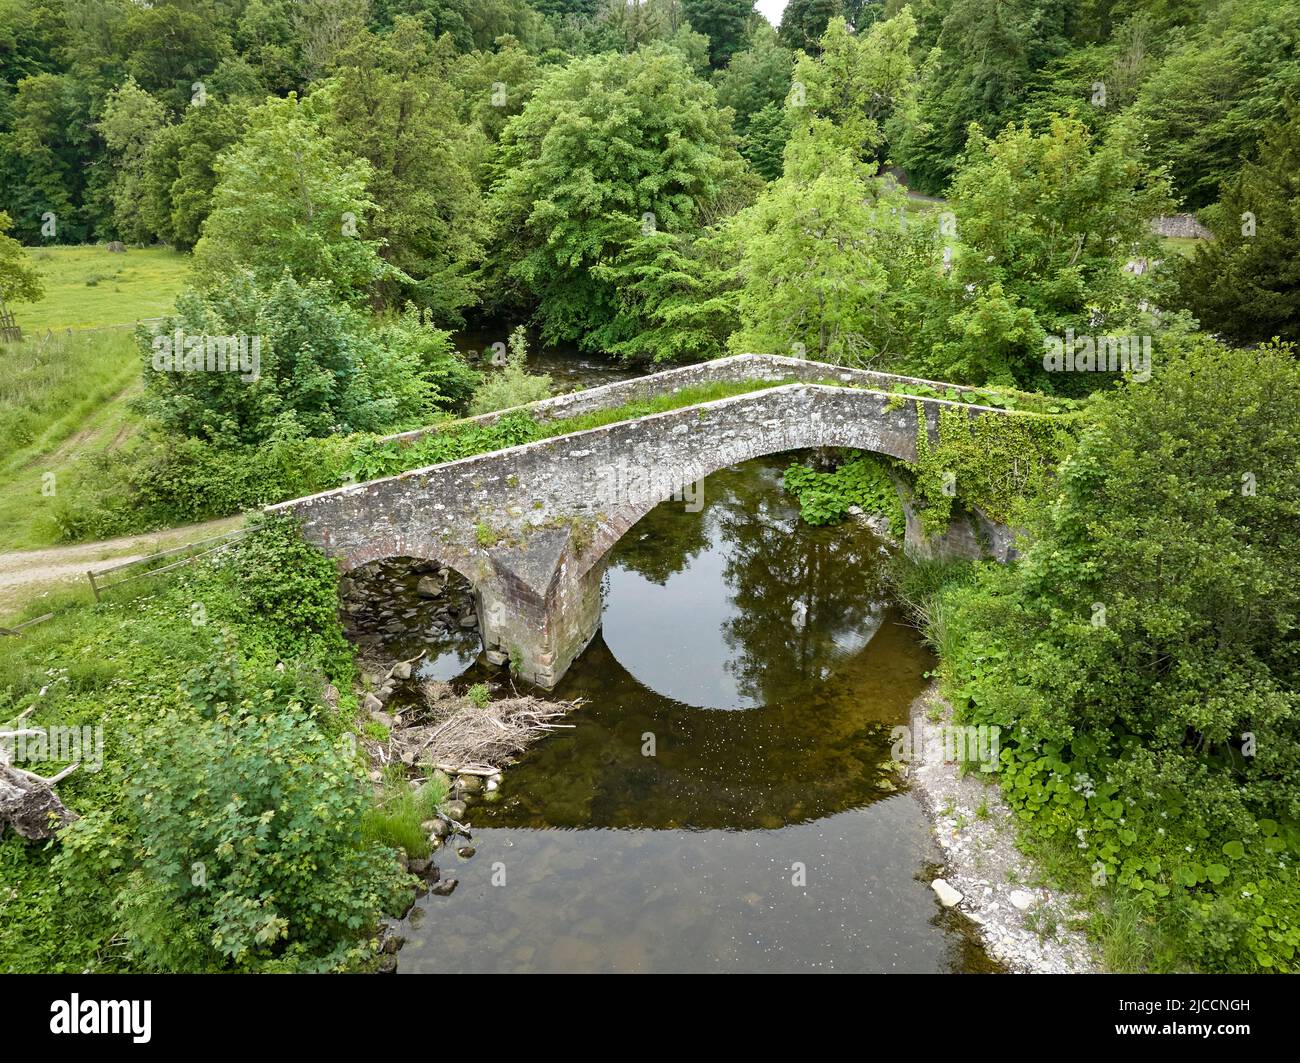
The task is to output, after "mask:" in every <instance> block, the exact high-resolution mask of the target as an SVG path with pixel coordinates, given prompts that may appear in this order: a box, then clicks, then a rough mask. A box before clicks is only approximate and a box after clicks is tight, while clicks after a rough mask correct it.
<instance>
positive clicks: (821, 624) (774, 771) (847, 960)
mask: <svg viewBox="0 0 1300 1063" xmlns="http://www.w3.org/2000/svg"><path fill="white" fill-rule="evenodd" d="M789 460H790V459H789V457H788V456H787V457H784V458H772V459H763V460H759V461H754V462H749V463H746V464H744V465H741V466H737V467H735V468H733V469H728V470H724V471H722V472H719V473H717V474H715V475H714V476H711V477H709V479H708V480H707V481H705V484H704V504H703V507H702V509H699V511H697V512H688V511H687V507H686V505H685V504H684V503H683V502H680V501H679V502H666V503H664V504H663V505H661V506H659V507H658V508H657V509H655V510H654V511H653V512H652V513H650V514H649V515H648V516H647V517H645V518H644V519H643V520H642V521H641V522H640V523H639V524H638V525H637V526H636V527H634V528H633V529H632V530H631V531H630V532H629V533H628V534H627V535H626V536H625V537H624V538H623V540H622V541H621V542H620V543H619V544H618V545H617V546H616V548H615V550H614V552H613V554H612V557H611V563H610V569H609V573H608V576H607V583H606V588H605V613H604V620H603V628H602V632H601V634H600V635H598V636H597V639H596V641H595V642H594V643H593V644H592V646H591V647H589V648H588V650H587V651H586V652H585V653H584V654H583V655H582V657H581V658H579V660H578V661H577V662H575V664H574V666H573V667H572V669H571V670H570V672H569V673H568V674H567V675H566V677H565V679H564V681H563V682H562V684H561V686H560V687H559V689H558V690H557V691H556V695H557V696H559V697H562V698H579V697H580V698H582V699H584V705H583V707H582V708H581V709H580V710H578V711H577V712H576V713H574V714H573V715H572V716H570V718H569V720H568V722H570V723H572V724H574V725H575V726H574V727H573V729H571V730H567V731H564V732H560V733H558V734H555V735H552V736H550V737H548V738H546V739H545V740H543V741H542V742H541V743H540V744H539V745H537V746H536V747H535V748H534V749H533V750H531V751H530V752H529V753H528V754H527V755H526V756H525V757H524V759H523V760H522V761H521V762H520V763H519V764H518V765H516V766H514V767H512V768H511V769H509V770H508V771H507V772H506V774H505V776H504V780H503V783H502V786H501V789H500V791H498V795H496V796H497V799H496V800H495V801H494V802H493V803H483V804H475V805H473V806H472V807H471V809H470V814H469V819H470V821H471V822H472V825H473V845H474V847H475V849H476V853H475V855H474V856H473V857H471V858H470V859H468V860H462V859H460V858H459V857H457V856H455V855H454V854H453V853H450V852H448V851H446V850H444V851H443V852H441V853H439V854H438V859H437V862H438V864H439V865H440V867H441V869H442V876H443V878H444V879H446V878H448V877H455V878H457V879H459V881H460V885H459V887H458V888H457V889H456V891H455V892H454V893H453V894H452V895H451V896H449V897H428V898H425V899H423V900H421V901H420V902H419V903H418V904H417V906H416V909H415V910H414V912H413V914H412V916H411V917H409V918H408V920H407V921H406V925H405V926H404V927H403V928H402V931H401V932H402V933H403V935H404V936H405V937H406V938H407V944H406V946H405V947H404V948H403V949H402V951H401V953H400V966H399V970H400V971H467V972H468V971H784V970H789V971H795V970H836V971H975V970H991V969H993V965H992V964H991V962H990V961H989V960H988V958H987V957H986V956H985V955H984V953H983V952H982V950H981V949H980V948H979V946H978V944H977V943H976V939H975V938H974V936H973V934H972V933H971V927H970V925H969V924H967V923H966V922H965V921H964V920H963V919H962V918H961V917H960V916H957V915H955V914H953V913H947V912H944V911H943V910H942V909H940V908H939V906H938V904H937V903H936V901H935V898H934V894H933V892H932V891H931V890H930V888H929V885H928V883H929V880H930V878H931V877H933V876H932V872H933V866H934V865H935V864H936V863H937V862H938V860H939V853H938V850H937V848H936V846H935V845H934V842H933V839H932V838H931V835H930V832H929V828H928V825H927V821H926V819H925V816H924V814H923V812H922V810H921V808H920V806H919V805H918V803H917V802H916V801H915V800H914V799H913V798H912V797H911V796H910V795H909V794H907V793H906V792H903V791H902V790H901V789H898V788H897V787H898V786H900V785H901V783H900V781H899V779H898V777H897V776H896V775H894V774H893V773H892V772H890V771H889V770H888V769H887V768H884V767H883V766H882V765H883V763H884V762H885V761H887V760H888V757H889V747H890V741H889V729H890V727H891V726H893V725H894V724H898V723H904V722H906V715H907V710H908V705H909V703H910V702H911V700H912V699H913V698H914V697H915V696H916V695H917V694H918V693H919V692H920V691H921V689H922V688H923V686H924V683H925V680H924V678H923V673H924V672H925V670H926V669H927V668H929V667H930V666H931V664H932V663H933V662H932V658H931V657H930V655H929V653H928V652H927V651H926V649H925V648H924V647H923V646H922V645H921V643H920V641H919V639H918V637H917V636H916V634H915V632H913V631H912V630H911V629H910V628H909V627H907V626H905V625H904V624H903V622H902V619H901V617H900V615H899V613H898V611H897V609H896V607H895V606H894V605H893V604H892V603H891V602H890V601H889V597H888V593H887V590H886V589H885V585H884V583H883V580H882V579H881V576H880V569H881V564H882V562H883V546H882V544H881V542H880V541H879V540H878V539H877V538H875V537H874V536H873V535H872V534H871V533H870V532H869V531H867V530H866V529H863V528H860V527H858V526H857V525H854V524H851V523H847V524H844V525H841V526H838V527H835V528H825V529H818V528H811V527H808V526H807V525H805V524H802V523H800V522H799V520H798V519H797V518H798V511H797V508H796V507H795V506H794V505H793V504H792V500H791V499H790V498H789V496H787V495H786V494H785V493H784V492H783V491H782V489H781V485H780V476H781V471H782V469H783V468H784V466H785V465H786V464H788V462H789ZM691 508H698V507H691ZM481 677H482V673H480V672H478V671H477V670H471V672H470V673H467V675H466V676H465V678H464V680H463V681H464V682H468V681H469V680H470V679H478V678H481Z"/></svg>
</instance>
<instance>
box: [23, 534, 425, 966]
mask: <svg viewBox="0 0 1300 1063" xmlns="http://www.w3.org/2000/svg"><path fill="white" fill-rule="evenodd" d="M134 586H135V588H136V589H135V590H133V591H131V590H127V589H126V588H123V589H121V590H119V591H114V592H113V593H112V594H111V595H109V596H106V598H105V600H104V601H102V602H100V603H98V604H96V605H87V604H84V603H80V602H76V601H73V600H71V599H69V600H67V601H65V602H63V603H62V604H58V605H55V606H54V609H55V612H56V616H55V618H54V619H53V620H50V621H47V622H45V623H43V624H38V625H35V626H34V627H31V628H28V629H27V630H26V632H25V633H24V635H23V636H22V637H21V638H6V639H3V640H0V725H3V723H4V722H5V721H6V720H9V719H10V718H12V717H15V716H18V715H19V714H20V713H22V712H24V711H25V710H26V709H28V708H34V712H33V713H32V714H31V715H29V716H28V717H27V719H26V721H25V726H27V727H33V728H40V729H48V728H55V727H63V728H68V727H77V728H89V729H90V730H89V732H85V731H83V732H81V733H82V734H83V735H87V734H88V735H89V736H90V737H89V742H90V743H91V744H90V746H89V747H83V749H85V748H89V749H90V750H91V753H92V756H91V757H90V758H89V759H90V760H91V761H98V762H100V763H101V766H100V768H99V770H97V771H95V770H91V769H92V767H93V766H94V764H93V763H88V764H83V766H82V768H81V769H79V770H78V771H76V772H75V773H73V774H72V775H71V776H70V777H68V778H67V779H65V780H64V781H62V782H61V783H59V793H60V795H61V797H62V798H63V801H64V803H65V804H66V805H67V806H68V807H69V808H70V809H72V810H73V811H75V812H76V813H77V814H79V815H80V817H81V818H80V820H79V821H78V822H76V823H74V824H73V825H72V826H71V827H69V828H67V829H65V830H64V831H63V832H61V834H60V835H59V837H58V838H57V839H56V840H54V841H51V842H49V843H36V842H27V841H24V840H23V839H21V838H19V837H18V836H17V835H15V834H14V833H13V832H8V833H6V835H5V837H4V838H3V839H2V840H0V884H2V885H3V889H0V968H2V969H4V970H8V971H19V972H21V971H32V972H36V971H87V970H89V971H149V970H164V971H165V970H185V971H222V970H234V971H291V970H340V969H365V968H367V967H368V966H370V965H371V963H372V962H373V959H374V950H373V945H372V938H373V932H374V930H375V928H376V926H377V924H378V922H379V920H380V918H381V916H382V915H383V914H384V913H386V912H388V913H393V912H396V911H398V910H399V909H400V908H401V907H402V905H403V902H409V900H410V898H411V896H412V885H413V883H414V880H413V879H412V878H411V877H410V876H409V875H408V874H407V873H406V872H405V871H403V870H402V869H401V868H400V867H399V865H398V863H397V860H396V853H395V851H394V847H393V846H392V845H391V844H390V843H389V841H388V840H387V839H386V838H384V837H382V836H381V837H376V836H375V835H376V832H375V831H374V829H373V825H372V824H370V823H369V822H368V812H369V810H370V808H371V806H372V803H373V800H374V798H373V796H372V793H371V787H370V785H369V784H368V783H367V781H366V777H365V769H366V766H367V765H366V764H365V759H364V756H363V754H361V753H360V752H358V751H357V744H356V743H355V742H354V741H353V740H352V739H351V736H350V731H351V728H352V726H353V716H354V714H355V711H356V697H355V694H354V693H353V689H354V685H355V682H354V681H355V678H356V669H355V666H354V662H353V658H352V653H351V650H350V648H349V646H348V644H347V643H346V641H345V640H344V638H343V633H342V630H341V628H340V626H339V622H338V618H337V576H336V572H335V568H334V565H333V564H332V563H331V562H329V561H327V560H326V559H325V558H324V557H323V556H322V555H320V554H319V553H318V552H316V551H315V550H313V549H311V548H310V547H308V546H307V545H306V544H304V543H303V542H302V540H301V538H300V537H299V536H298V535H297V531H296V528H294V527H293V526H292V525H289V524H287V523H283V522H281V523H277V524H274V525H272V526H271V527H270V528H268V529H267V530H265V531H263V532H261V533H259V534H257V535H253V536H249V537H248V538H246V539H244V540H242V541H241V542H240V543H239V544H238V545H237V546H235V547H232V548H231V549H230V550H228V551H226V552H223V553H221V554H218V555H216V558H215V560H209V561H200V562H196V563H194V564H193V565H190V566H187V567H186V568H185V569H182V570H178V572H177V573H174V574H170V575H169V577H168V578H166V579H158V580H145V581H141V582H140V583H137V584H135V585H134ZM42 608H43V609H48V608H50V606H49V605H48V603H43V605H42ZM101 736H102V746H99V747H98V754H95V749H96V742H97V740H98V739H99V738H100V737H101ZM22 766H23V767H26V768H29V769H31V770H33V771H36V772H39V773H41V774H44V775H52V774H54V772H55V771H57V770H58V769H60V768H62V767H65V766H66V765H65V763H64V762H62V761H50V762H44V763H42V762H27V763H24V764H23V765H22ZM380 833H381V834H382V832H380Z"/></svg>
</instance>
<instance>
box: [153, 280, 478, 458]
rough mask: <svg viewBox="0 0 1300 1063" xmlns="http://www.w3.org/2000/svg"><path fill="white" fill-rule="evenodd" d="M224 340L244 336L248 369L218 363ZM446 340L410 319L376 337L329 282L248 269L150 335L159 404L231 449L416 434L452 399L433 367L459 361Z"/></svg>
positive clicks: (171, 421) (175, 419)
mask: <svg viewBox="0 0 1300 1063" xmlns="http://www.w3.org/2000/svg"><path fill="white" fill-rule="evenodd" d="M178 332H179V333H180V334H181V347H182V348H183V349H182V350H177V345H176V342H175V336H176V334H177V333H178ZM212 337H238V338H241V340H240V342H242V343H243V344H244V348H241V350H244V355H246V356H247V364H245V363H244V362H239V368H238V371H231V370H226V371H213V370H212V369H211V368H207V367H206V366H207V363H206V361H205V358H206V349H207V343H208V340H209V338H212ZM384 341H386V342H384ZM434 342H437V337H435V336H432V335H425V334H421V333H420V332H419V331H418V329H417V328H416V327H415V326H413V325H410V324H407V325H402V324H398V325H390V326H389V327H387V328H386V329H383V330H381V331H380V332H379V333H378V334H376V333H375V332H374V331H373V330H372V329H371V326H370V324H369V322H368V321H367V320H366V319H365V318H364V317H363V315H362V314H361V313H360V312H358V311H355V310H353V309H351V308H349V307H348V306H347V305H345V304H339V303H337V302H336V301H335V300H334V298H333V293H332V292H331V291H330V289H329V287H328V286H327V285H326V284H325V283H324V282H323V281H312V282H309V283H307V284H300V283H299V282H298V281H296V280H295V279H294V278H293V277H292V276H291V275H290V274H289V273H288V272H287V271H286V272H285V273H284V274H283V275H281V276H279V277H278V278H276V279H275V280H273V281H271V282H269V283H268V284H267V285H266V286H262V285H260V284H259V283H258V281H257V279H256V277H255V275H254V274H253V273H252V272H250V271H247V270H241V271H239V272H238V273H236V274H235V275H234V276H233V277H232V278H230V279H229V280H228V281H226V282H225V283H223V284H221V285H220V286H217V287H213V288H210V289H208V290H207V291H206V292H198V291H190V292H187V293H185V294H183V295H182V296H181V297H180V298H179V299H177V309H176V313H175V315H174V316H172V317H169V318H166V319H164V321H163V322H162V323H161V324H160V325H159V326H158V331H157V334H155V335H150V334H149V333H148V332H144V331H142V332H141V345H142V347H143V348H144V354H143V360H144V366H145V379H146V382H147V384H148V389H149V390H148V403H147V405H148V408H149V411H150V412H151V413H152V414H153V416H155V417H156V418H157V419H158V421H159V422H160V423H161V424H162V425H164V426H165V427H166V428H167V429H168V430H169V431H171V432H173V433H175V434H177V435H180V436H189V437H193V438H198V439H206V440H214V441H223V442H226V443H257V442H261V441H264V440H267V439H270V438H271V437H273V436H276V435H280V436H292V435H293V434H295V433H296V432H298V431H301V433H302V434H305V435H311V436H324V435H329V434H346V433H348V432H351V431H378V430H383V429H394V428H403V427H411V426H413V425H416V424H420V423H426V422H427V421H428V420H429V418H430V416H431V414H432V412H433V410H434V408H435V405H436V404H437V403H438V402H439V401H440V400H441V399H442V396H440V395H439V394H438V393H437V391H436V389H435V385H434V382H433V379H432V373H431V372H430V370H431V368H432V364H431V363H432V362H434V361H435V360H436V361H440V362H442V363H444V364H445V363H447V362H449V361H451V360H452V356H451V355H450V354H449V353H448V352H447V351H446V350H444V351H443V352H442V353H441V355H438V354H437V353H436V352H435V351H434V350H432V349H431V347H430V344H431V343H434ZM441 342H443V343H444V344H445V342H446V337H445V335H444V336H443V337H442V341H441ZM195 345H198V346H197V348H196V347H195ZM254 345H256V348H254ZM192 348H193V349H192ZM254 349H256V351H257V359H256V364H254V361H253V357H252V356H253V351H254ZM169 353H170V355H171V356H172V358H173V359H174V360H175V362H176V363H182V364H183V365H184V366H190V362H189V361H185V359H189V358H191V356H193V357H194V359H195V361H194V367H191V368H177V366H176V364H174V363H173V362H169V361H168V360H167V356H168V354H169ZM244 355H241V357H243V356H244ZM195 367H197V368H195ZM250 367H251V368H250Z"/></svg>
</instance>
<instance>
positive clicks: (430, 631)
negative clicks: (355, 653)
mask: <svg viewBox="0 0 1300 1063" xmlns="http://www.w3.org/2000/svg"><path fill="white" fill-rule="evenodd" d="M339 597H340V611H341V614H342V618H343V630H344V632H345V633H346V634H347V636H348V638H349V639H350V640H351V641H352V642H354V643H355V644H356V645H357V646H358V647H359V648H361V649H362V651H363V652H364V651H366V650H375V651H378V650H389V651H392V650H396V651H397V652H398V653H405V652H410V651H411V649H413V647H414V646H416V645H424V646H435V645H440V644H445V643H446V642H447V641H453V642H454V641H459V640H462V639H465V638H467V637H471V638H476V637H477V628H478V622H479V621H478V612H477V608H476V605H475V599H474V588H473V587H471V586H470V584H469V581H468V580H466V579H465V578H464V577H463V576H461V575H460V573H458V572H456V571H454V570H452V569H449V568H445V567H443V566H440V565H439V564H438V563H437V562H435V561H413V560H411V559H409V558H393V559H389V560H386V561H377V562H375V563H373V564H370V565H366V566H364V567H363V568H361V569H358V570H357V571H355V572H352V573H350V574H348V575H347V576H344V577H343V578H342V579H340V580H339Z"/></svg>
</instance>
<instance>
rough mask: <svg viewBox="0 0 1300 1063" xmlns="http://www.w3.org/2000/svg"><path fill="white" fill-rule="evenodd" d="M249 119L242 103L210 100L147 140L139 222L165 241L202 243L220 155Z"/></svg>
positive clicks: (190, 244)
mask: <svg viewBox="0 0 1300 1063" xmlns="http://www.w3.org/2000/svg"><path fill="white" fill-rule="evenodd" d="M246 117H247V112H246V108H245V107H244V106H242V105H241V104H240V103H239V102H228V101H224V100H209V101H208V102H207V103H206V104H205V105H204V106H202V107H189V108H187V109H186V111H185V115H184V117H183V118H182V119H181V120H180V121H179V122H177V123H176V124H175V125H169V126H166V127H164V128H162V129H159V130H158V131H157V132H156V134H155V135H154V136H153V137H152V138H151V139H150V140H149V144H148V147H147V148H146V150H145V155H144V160H143V163H142V166H143V175H142V177H141V179H140V185H141V187H140V196H141V200H140V204H139V220H140V222H141V223H142V224H143V225H144V226H146V227H147V229H148V231H149V232H150V233H152V234H153V235H154V236H155V237H157V238H158V239H159V240H161V241H162V242H163V243H167V244H171V245H172V246H174V247H176V248H178V249H180V250H182V251H188V250H190V249H191V248H193V247H194V245H195V244H196V243H197V242H198V239H199V236H200V234H201V233H202V231H203V223H204V222H205V221H206V220H207V217H208V214H209V212H210V211H211V210H212V200H213V194H214V192H215V190H216V187H217V181H218V174H217V159H218V158H219V157H220V155H221V154H222V152H224V151H226V150H227V149H228V148H229V147H230V146H231V145H232V144H234V143H235V142H236V141H237V140H238V139H239V137H240V136H241V134H242V132H243V128H244V122H245V119H246Z"/></svg>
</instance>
